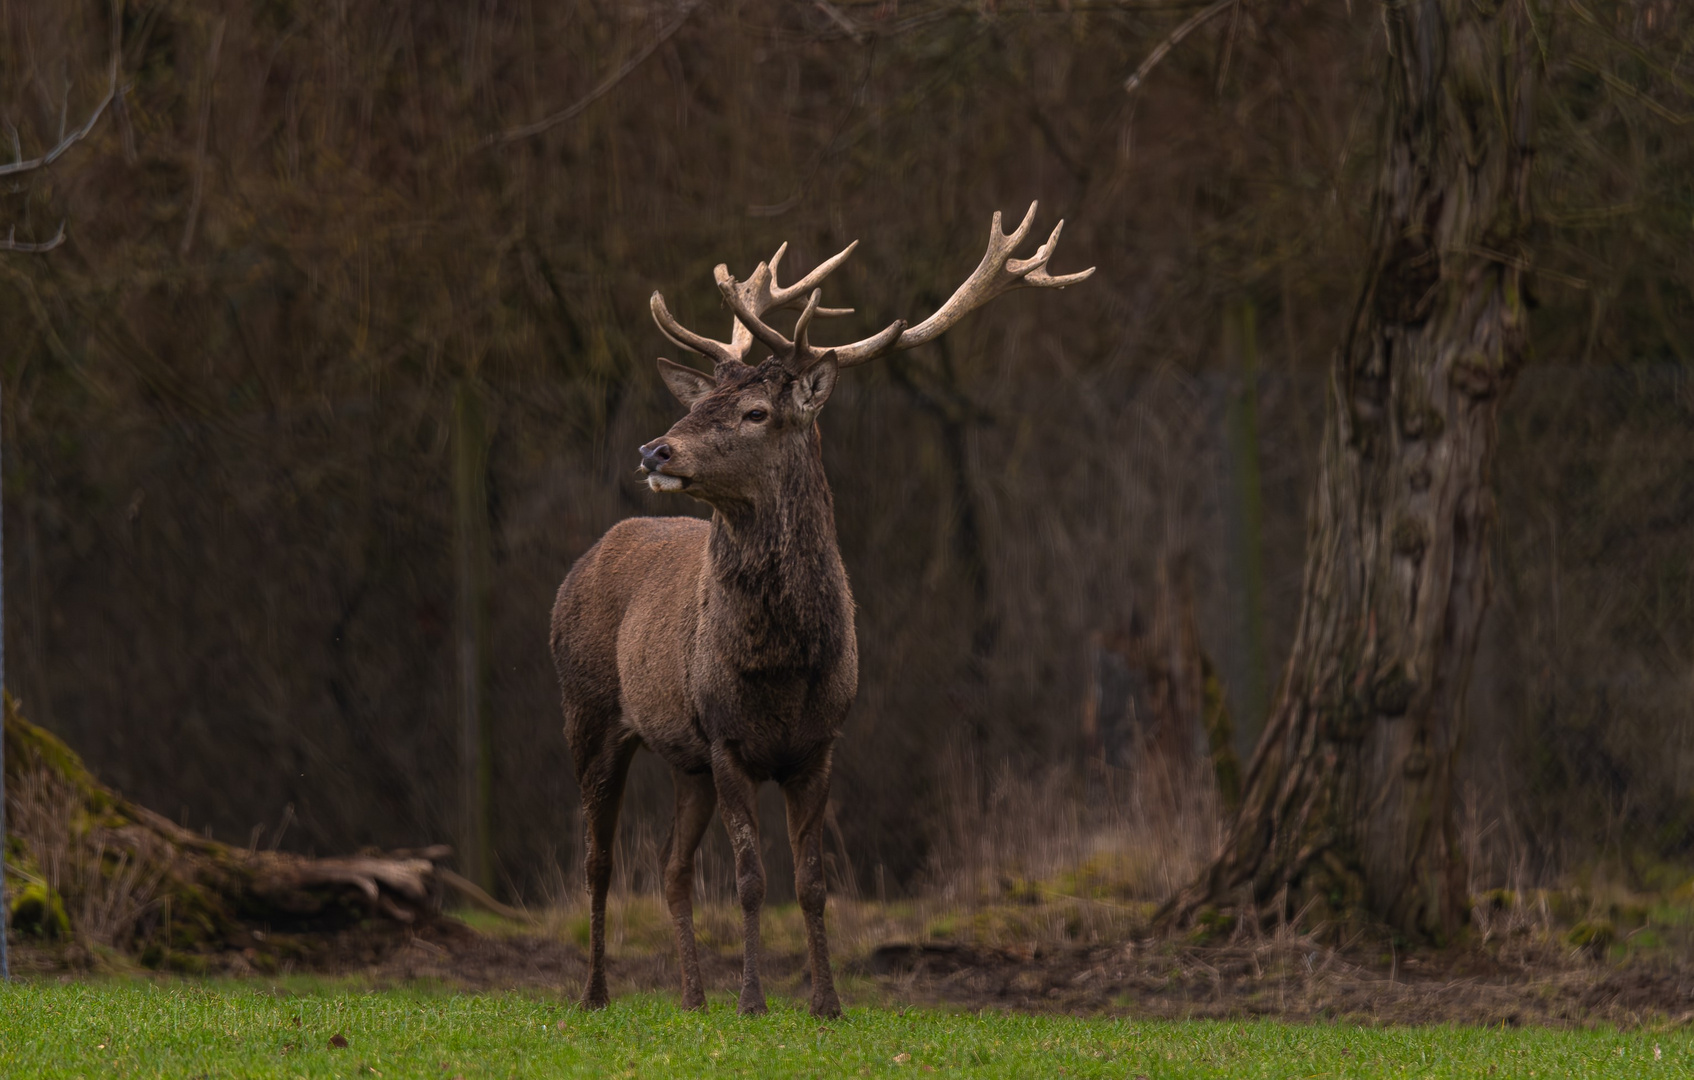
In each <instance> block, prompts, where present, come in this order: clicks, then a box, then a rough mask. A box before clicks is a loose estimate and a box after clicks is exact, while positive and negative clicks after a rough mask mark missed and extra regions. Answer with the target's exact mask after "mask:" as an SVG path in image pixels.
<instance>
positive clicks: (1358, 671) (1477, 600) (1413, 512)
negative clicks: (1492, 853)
mask: <svg viewBox="0 0 1694 1080" xmlns="http://www.w3.org/2000/svg"><path fill="white" fill-rule="evenodd" d="M1383 19H1384V22H1385V24H1386V26H1387V31H1388V44H1389V56H1388V71H1387V79H1388V91H1387V107H1386V116H1385V132H1384V147H1383V163H1382V171H1381V176H1380V182H1379V188H1378V191H1377V195H1376V204H1375V207H1374V210H1373V229H1374V236H1373V258H1372V261H1371V268H1370V270H1369V272H1368V275H1367V278H1366V280H1365V282H1364V283H1363V287H1362V289H1361V292H1360V297H1359V301H1358V306H1357V309H1356V311H1355V316H1354V319H1353V322H1352V324H1351V327H1350V330H1349V333H1348V336H1347V340H1346V341H1345V342H1344V343H1343V345H1342V347H1341V349H1340V350H1339V351H1338V352H1337V354H1336V358H1335V361H1334V366H1333V369H1332V373H1331V380H1330V399H1329V403H1328V416H1327V420H1326V424H1325V434H1324V441H1323V449H1322V460H1321V462H1320V463H1319V469H1318V477H1317V484H1316V491H1315V494H1314V497H1313V505H1312V508H1311V519H1310V525H1309V533H1308V549H1307V561H1306V571H1305V584H1304V597H1303V603H1302V610H1301V615H1300V620H1299V625H1298V629H1297V632H1296V636H1295V641H1294V647H1293V652H1292V655H1291V657H1290V659H1289V662H1288V667H1287V669H1286V672H1285V675H1284V678H1283V684H1282V686H1281V688H1280V689H1279V692H1278V694H1277V697H1276V700H1275V703H1274V705H1273V707H1272V710H1271V715H1270V718H1269V721H1268V722H1267V724H1266V728H1265V731H1264V734H1263V736H1262V737H1261V739H1260V742H1259V745H1258V748H1257V750H1256V751H1255V753H1254V756H1253V760H1252V762H1251V764H1250V765H1249V767H1248V774H1247V780H1246V790H1245V792H1244V796H1243V802H1242V807H1241V810H1240V813H1239V814H1238V816H1237V818H1236V820H1235V822H1234V823H1233V825H1232V827H1231V828H1230V830H1229V832H1228V834H1227V836H1226V840H1225V844H1224V846H1223V848H1222V850H1221V852H1220V854H1219V856H1218V858H1217V859H1216V861H1215V862H1214V864H1213V865H1212V866H1211V867H1210V868H1209V870H1208V871H1207V872H1206V873H1205V874H1204V875H1203V876H1202V877H1201V878H1200V880H1198V881H1197V882H1195V883H1194V884H1193V885H1192V886H1190V887H1189V888H1188V889H1187V890H1186V891H1185V892H1184V893H1183V894H1182V895H1181V896H1180V897H1178V898H1177V901H1176V902H1175V905H1174V909H1173V910H1174V912H1175V913H1176V914H1177V915H1178V916H1179V917H1180V918H1181V919H1183V920H1187V919H1191V918H1193V917H1194V916H1195V915H1196V914H1197V913H1199V912H1200V911H1201V910H1202V909H1203V908H1205V907H1207V906H1216V907H1232V906H1235V905H1237V904H1243V903H1244V904H1248V905H1251V906H1252V907H1254V908H1257V909H1259V910H1263V909H1264V908H1265V907H1266V906H1267V905H1274V904H1276V903H1279V902H1280V903H1281V904H1282V905H1284V906H1285V908H1286V910H1288V911H1289V912H1290V913H1292V912H1298V911H1301V910H1306V911H1307V913H1308V920H1309V921H1310V920H1315V919H1345V918H1352V917H1357V916H1361V915H1362V916H1366V917H1369V918H1372V919H1374V920H1381V921H1385V922H1387V923H1388V924H1389V925H1391V926H1392V927H1394V928H1395V929H1396V930H1398V931H1399V932H1401V933H1403V934H1405V935H1407V936H1408V937H1411V938H1414V939H1419V940H1443V939H1447V938H1450V937H1451V935H1452V934H1453V933H1454V932H1455V931H1456V930H1457V929H1458V928H1459V926H1460V925H1461V924H1462V923H1463V922H1464V921H1465V919H1466V918H1467V916H1468V912H1469V903H1468V899H1467V897H1466V889H1465V880H1466V873H1465V867H1464V863H1463V853H1462V852H1461V851H1460V849H1459V846H1458V844H1457V841H1456V836H1455V829H1454V817H1453V806H1452V802H1453V799H1452V796H1453V768H1454V763H1455V759H1456V757H1457V753H1458V748H1459V744H1460V740H1461V737H1462V735H1463V732H1464V727H1465V717H1464V699H1465V690H1466V685H1467V683H1468V682H1469V678H1470V668H1471V659H1472V656H1473V653H1474V651H1475V646H1476V639H1477V633H1478V630H1479V629H1480V627H1481V623H1482V617H1483V611H1484V609H1485V607H1486V605H1487V601H1488V585H1489V582H1488V547H1487V544H1488V533H1489V526H1490V523H1491V520H1492V517H1493V510H1494V501H1493V498H1492V495H1491V492H1490V488H1489V473H1490V468H1491V463H1492V461H1493V457H1494V445H1495V428H1496V416H1497V413H1498V410H1499V408H1500V402H1501V399H1502V397H1503V396H1504V394H1505V393H1506V391H1507V389H1508V388H1509V387H1510V385H1511V383H1512V380H1513V377H1514V375H1515V373H1516V372H1517V370H1518V368H1519V365H1520V364H1521V362H1522V359H1523V354H1524V349H1525V333H1524V309H1523V301H1522V287H1521V286H1522V275H1523V268H1524V266H1525V256H1524V253H1523V247H1522V244H1521V240H1522V237H1523V234H1524V230H1525V227H1526V225H1527V222H1528V220H1529V203H1528V185H1527V181H1528V171H1529V154H1530V151H1529V146H1528V137H1529V131H1530V121H1531V118H1532V107H1533V94H1534V79H1533V74H1534V66H1533V65H1534V52H1533V49H1534V44H1533V36H1532V31H1531V27H1530V26H1529V24H1528V21H1527V20H1528V15H1527V13H1526V10H1525V7H1524V5H1523V3H1520V2H1513V3H1509V4H1495V3H1491V2H1482V3H1479V2H1475V0H1403V2H1399V3H1386V4H1384V5H1383Z"/></svg>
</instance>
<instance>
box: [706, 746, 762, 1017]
mask: <svg viewBox="0 0 1694 1080" xmlns="http://www.w3.org/2000/svg"><path fill="white" fill-rule="evenodd" d="M712 779H713V781H714V782H715V783H716V785H717V789H718V803H719V805H720V806H721V808H722V813H723V823H724V828H725V829H726V830H727V831H728V832H729V843H730V847H732V848H733V849H734V850H735V890H736V893H737V894H738V896H739V897H740V900H741V937H742V950H743V951H742V967H741V1000H740V1004H739V1009H740V1012H741V1013H742V1015H744V1016H746V1015H751V1014H754V1013H762V1012H764V1011H765V992H764V989H763V988H762V987H761V986H760V984H759V909H760V908H761V907H763V906H764V902H765V867H764V864H763V863H762V862H761V861H760V860H759V801H758V785H757V784H756V783H755V782H754V781H753V778H752V777H750V776H748V775H747V770H746V769H745V768H744V767H743V766H742V764H741V759H740V757H739V756H738V755H737V754H736V753H735V751H734V749H733V748H731V747H729V746H728V745H726V744H724V743H718V744H717V745H715V746H713V747H712Z"/></svg>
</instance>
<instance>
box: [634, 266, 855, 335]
mask: <svg viewBox="0 0 1694 1080" xmlns="http://www.w3.org/2000/svg"><path fill="white" fill-rule="evenodd" d="M858 246H859V242H858V241H857V240H855V241H853V242H852V243H851V244H848V245H847V246H846V247H845V248H843V249H842V250H840V251H838V252H836V253H835V254H834V255H832V256H830V257H829V258H828V259H825V260H824V261H823V262H821V263H819V264H818V265H817V266H816V267H815V268H813V270H812V272H811V273H809V274H807V275H806V276H805V277H803V278H801V279H800V280H799V281H796V282H795V283H794V284H792V285H778V284H777V281H776V272H777V266H778V264H780V263H781V262H782V256H783V255H784V254H785V253H787V251H788V245H787V244H786V243H784V244H783V245H782V246H781V247H779V248H777V249H776V254H775V255H772V256H771V259H770V262H768V263H763V262H762V263H760V264H759V265H758V266H757V267H756V268H755V269H754V270H753V274H752V276H751V277H749V278H748V279H747V280H746V281H743V282H737V281H736V280H735V278H733V277H732V276H730V273H729V268H728V267H727V266H725V265H723V264H722V263H719V264H718V267H717V269H716V270H715V271H714V272H713V274H714V276H715V277H716V278H717V281H718V288H720V289H723V290H724V295H725V298H726V299H727V298H728V297H729V295H730V293H731V292H733V293H734V299H731V300H730V301H729V304H730V309H731V310H732V311H734V312H735V315H736V319H735V327H734V329H733V330H732V331H731V333H730V339H729V340H728V341H714V340H713V339H711V338H709V337H705V336H703V335H701V334H696V333H695V332H694V331H692V330H690V329H688V328H687V327H685V326H683V325H682V324H681V323H679V322H677V321H676V317H675V316H673V315H672V314H671V312H670V308H668V307H666V306H665V298H664V297H663V296H661V295H660V294H659V293H658V292H654V293H653V296H652V298H651V299H650V300H649V301H648V304H649V306H650V307H651V308H652V309H653V321H654V322H656V323H658V324H659V329H660V331H662V332H663V333H664V335H665V336H666V337H667V338H670V339H671V341H673V342H675V343H676V344H677V345H680V346H681V347H682V348H685V349H692V350H693V351H695V352H698V353H704V354H705V355H707V356H709V357H711V358H712V361H713V364H714V365H715V366H722V365H724V364H745V363H746V362H747V354H748V353H749V352H750V351H751V350H752V348H753V341H754V339H755V337H757V336H759V335H760V333H761V332H763V334H764V336H763V337H760V338H759V339H760V340H762V341H764V343H765V344H766V345H767V346H769V347H770V348H771V349H772V350H773V351H777V347H776V346H775V345H773V344H772V343H771V338H773V337H774V338H775V339H777V340H780V341H782V342H783V343H785V344H786V345H787V346H788V347H789V348H792V344H793V343H792V342H788V339H786V338H783V337H782V336H781V335H780V334H777V333H776V331H774V330H771V329H770V327H768V326H766V325H765V324H764V322H762V321H761V320H760V316H762V315H764V314H765V313H766V312H768V311H774V310H776V309H778V308H810V310H811V315H804V314H803V315H802V318H803V319H804V320H805V321H806V322H810V321H811V316H812V315H824V316H834V315H851V314H852V313H853V309H852V308H826V307H816V306H815V303H816V300H815V298H814V299H813V300H812V301H811V302H810V303H809V302H808V300H807V293H808V292H811V293H814V294H815V293H816V291H817V284H818V282H820V281H822V280H823V279H824V278H826V277H828V276H829V275H830V274H831V273H833V272H834V270H835V268H836V267H838V266H840V265H841V264H842V263H844V262H846V261H847V257H848V256H849V255H851V254H853V249H854V248H856V247H858ZM726 282H727V283H728V284H727V285H726V284H725V283H726ZM801 332H802V328H801V327H799V326H797V327H796V329H795V334H796V335H799V334H800V333H801Z"/></svg>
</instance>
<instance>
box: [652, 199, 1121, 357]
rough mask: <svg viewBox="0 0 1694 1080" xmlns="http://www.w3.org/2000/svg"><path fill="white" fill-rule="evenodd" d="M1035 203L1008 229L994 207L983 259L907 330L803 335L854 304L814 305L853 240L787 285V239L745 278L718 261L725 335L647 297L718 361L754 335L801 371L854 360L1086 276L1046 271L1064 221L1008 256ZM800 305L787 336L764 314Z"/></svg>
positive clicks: (675, 330) (673, 333)
mask: <svg viewBox="0 0 1694 1080" xmlns="http://www.w3.org/2000/svg"><path fill="white" fill-rule="evenodd" d="M1038 205H1039V204H1038V203H1033V202H1032V203H1030V204H1029V210H1028V211H1027V212H1026V213H1025V214H1024V216H1023V221H1022V222H1021V223H1020V224H1019V225H1018V227H1017V228H1016V229H1014V230H1013V231H1012V232H1011V234H1010V235H1008V234H1006V233H1004V232H1002V231H1001V229H1000V212H999V211H998V210H996V211H995V212H994V222H993V224H992V225H990V226H989V229H988V250H987V251H986V252H984V253H983V256H982V261H981V262H980V263H978V264H977V267H976V269H975V270H973V271H971V275H970V277H968V278H966V279H965V281H964V284H962V285H960V286H959V287H958V289H956V290H955V291H954V293H953V295H952V296H951V297H949V298H948V300H947V302H946V303H945V304H942V305H941V307H940V308H939V309H938V310H937V311H936V312H935V314H933V315H931V316H930V317H929V318H927V319H925V320H924V321H923V322H921V323H919V324H917V325H916V326H914V327H911V328H910V329H907V326H906V321H905V320H904V319H897V320H895V321H894V322H893V323H892V324H891V325H889V326H888V327H887V328H885V329H884V330H882V331H880V332H879V333H876V334H872V335H871V336H870V337H868V338H864V339H862V340H860V341H855V342H853V343H852V344H849V345H837V346H835V347H834V348H833V349H830V348H824V347H819V346H815V345H812V344H811V343H810V342H809V341H808V340H807V330H808V329H809V328H810V326H811V322H812V318H813V316H815V315H846V314H848V313H850V312H851V311H852V310H853V309H852V308H825V307H819V306H818V305H819V302H820V300H821V299H822V290H821V289H817V288H816V287H815V286H816V285H817V283H818V282H820V281H822V280H823V279H824V278H825V277H828V276H829V274H830V273H831V272H833V271H834V270H835V268H836V267H838V266H840V265H841V264H842V263H843V262H845V261H846V260H847V257H848V256H849V255H851V254H852V253H853V249H854V248H855V247H858V245H859V242H858V241H857V240H855V241H853V242H852V243H851V244H848V245H847V247H846V248H844V249H843V250H841V251H840V252H838V253H837V254H835V255H834V256H832V257H831V258H829V259H827V260H825V261H824V262H822V263H820V264H818V266H817V268H816V269H814V270H813V271H812V272H811V273H809V274H807V275H806V276H805V277H804V278H801V279H800V280H799V281H797V282H795V283H794V284H792V285H789V286H786V287H783V286H779V285H777V284H776V265H777V263H778V262H780V261H781V259H782V255H783V252H785V251H787V250H788V245H787V244H784V245H782V246H781V247H780V248H777V250H776V254H775V255H773V256H771V261H770V262H769V263H760V264H759V265H758V267H757V268H756V269H755V270H754V271H753V274H752V276H751V277H749V278H748V279H747V280H746V281H737V280H736V279H735V278H734V276H732V275H731V274H730V272H729V268H728V267H727V266H725V265H723V264H722V263H720V264H718V267H717V269H716V271H715V272H714V275H715V277H716V278H717V282H718V290H719V291H720V292H722V293H723V297H724V300H725V301H726V302H727V303H728V304H729V307H730V310H731V311H733V312H735V329H734V332H733V333H732V335H731V337H730V340H729V341H727V342H722V341H713V340H712V339H711V338H707V337H702V336H701V335H699V334H696V333H694V332H693V331H692V330H689V329H687V328H686V327H684V326H683V325H682V324H680V323H678V322H677V321H676V319H675V318H674V317H672V315H671V313H670V309H669V308H667V307H666V306H665V300H664V297H662V296H660V295H659V294H658V293H656V292H655V293H654V294H653V298H652V308H653V318H654V320H655V321H657V322H658V324H659V329H660V330H662V331H664V333H665V336H666V337H668V338H670V339H671V340H672V341H674V342H675V343H676V344H678V345H680V346H682V347H683V348H686V349H693V350H694V351H696V352H701V353H705V354H706V355H707V356H710V357H711V358H712V359H713V360H714V361H715V362H716V363H717V364H718V365H720V366H721V365H724V364H731V363H746V359H747V353H748V351H749V350H751V349H752V347H753V342H754V341H758V342H759V343H760V344H762V345H764V346H765V347H766V348H768V349H770V350H771V352H772V354H774V355H775V356H776V357H777V358H779V359H780V360H781V361H782V362H783V364H784V366H786V367H787V368H788V369H789V370H791V371H796V372H799V371H805V370H806V369H807V368H809V367H811V366H812V365H813V364H814V363H816V362H817V361H818V360H820V359H822V358H823V357H824V355H826V354H828V353H833V354H834V355H835V362H836V363H837V364H839V365H840V366H841V367H844V368H845V367H853V366H854V365H856V364H863V363H865V362H866V361H868V360H875V359H876V358H877V357H879V356H886V355H887V354H889V353H891V352H897V351H899V350H901V349H910V348H914V347H916V346H918V345H922V344H924V343H926V342H929V341H933V340H935V339H936V338H938V337H940V336H941V335H942V334H943V333H945V332H946V331H947V330H948V328H950V327H951V326H952V325H953V324H954V323H956V322H958V321H959V320H960V319H962V318H964V317H965V316H966V315H967V314H969V313H970V312H972V311H975V310H976V309H977V308H979V307H981V306H982V305H984V304H986V303H988V301H990V300H992V299H994V298H995V297H996V296H999V295H1000V294H1001V293H1006V292H1010V291H1012V290H1013V289H1022V288H1043V289H1062V288H1064V287H1065V286H1067V285H1075V284H1076V283H1077V282H1079V281H1086V280H1087V279H1088V278H1089V277H1090V276H1091V275H1092V274H1093V273H1094V267H1092V266H1091V267H1089V268H1088V269H1086V270H1082V271H1078V272H1077V273H1074V274H1061V275H1059V276H1058V277H1054V276H1053V275H1052V274H1049V273H1048V272H1047V263H1048V261H1049V260H1050V259H1052V257H1053V252H1054V251H1055V250H1057V248H1058V246H1059V234H1060V233H1061V232H1062V231H1063V230H1064V227H1065V223H1064V222H1063V221H1060V222H1059V223H1058V224H1057V225H1055V226H1054V227H1053V234H1052V235H1051V236H1049V237H1048V238H1047V242H1046V243H1045V244H1042V245H1041V246H1040V247H1039V248H1037V249H1036V250H1035V254H1034V255H1031V256H1030V257H1029V258H1027V259H1014V258H1012V253H1013V252H1015V251H1016V250H1017V248H1018V245H1020V244H1022V243H1023V242H1024V240H1025V238H1027V237H1028V236H1029V227H1030V225H1032V224H1033V223H1034V221H1035V210H1036V207H1037V206H1038ZM808 289H810V290H812V292H811V296H810V297H809V298H808V299H807V300H806V301H804V303H803V304H802V302H801V300H800V297H801V296H802V295H804V294H805V292H806V290H808ZM802 306H803V310H802V311H801V313H800V318H799V320H798V321H797V322H796V323H795V324H794V337H793V338H787V337H784V336H783V335H782V333H781V332H780V331H777V330H775V329H773V328H772V327H771V326H770V325H769V324H767V323H766V322H765V321H764V319H763V316H764V314H765V313H766V312H768V311H772V310H775V309H777V308H794V307H802Z"/></svg>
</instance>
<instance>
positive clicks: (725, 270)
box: [716, 263, 794, 356]
mask: <svg viewBox="0 0 1694 1080" xmlns="http://www.w3.org/2000/svg"><path fill="white" fill-rule="evenodd" d="M716 273H717V279H718V291H719V292H721V293H723V298H724V301H725V302H726V303H728V304H729V310H731V311H733V312H735V318H736V321H737V322H739V323H740V324H741V325H742V326H744V327H746V328H747V330H748V331H750V332H751V333H752V335H753V337H754V338H755V339H757V340H758V341H759V342H760V343H761V344H763V345H764V346H765V348H767V349H769V350H770V351H771V352H773V353H775V354H777V355H778V356H781V355H783V354H785V353H789V352H792V351H793V350H794V342H792V341H790V340H788V339H787V338H785V337H783V336H782V335H781V334H780V333H778V332H777V331H776V330H773V329H771V327H770V326H769V325H768V324H767V323H766V322H765V321H764V320H763V319H761V318H759V316H760V315H762V314H763V313H764V312H765V311H768V310H769V307H768V306H767V307H763V308H762V309H761V306H760V305H759V304H758V302H757V300H758V299H759V298H761V297H768V296H770V271H769V264H768V263H760V264H759V268H758V269H757V270H754V271H753V276H752V277H750V278H748V279H747V280H746V281H744V282H738V281H736V280H735V276H734V275H733V274H731V273H730V272H729V267H727V266H725V265H724V264H723V263H719V264H718V268H717V272H716Z"/></svg>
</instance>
